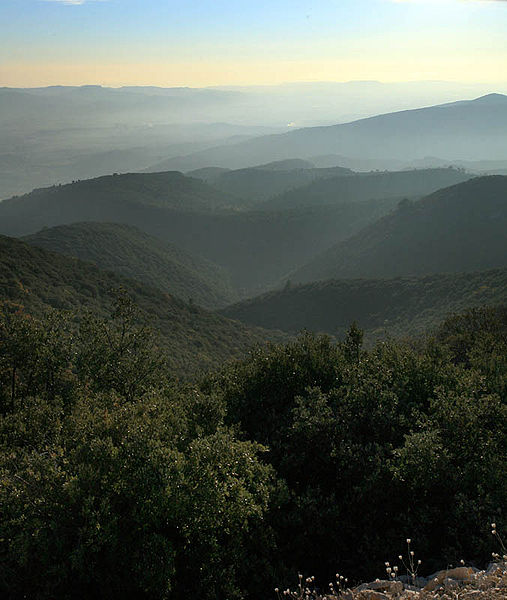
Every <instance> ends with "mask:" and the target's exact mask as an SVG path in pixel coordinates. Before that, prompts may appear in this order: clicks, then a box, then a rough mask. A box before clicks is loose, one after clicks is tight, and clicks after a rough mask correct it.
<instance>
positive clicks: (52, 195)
mask: <svg viewBox="0 0 507 600" xmlns="http://www.w3.org/2000/svg"><path fill="white" fill-rule="evenodd" d="M230 202H231V201H230V200H228V199H227V198H226V196H225V194H224V193H223V192H218V191H217V190H215V189H213V188H212V187H210V186H208V185H207V184H206V183H204V182H203V181H201V180H199V179H193V178H191V177H185V176H184V175H183V174H182V173H178V172H173V171H170V172H167V173H127V174H125V175H109V176H106V177H98V178H96V179H87V180H84V181H77V182H74V183H72V184H67V185H58V186H53V187H50V188H41V189H37V190H34V191H33V192H31V193H29V194H25V195H24V196H20V197H14V198H10V199H9V200H4V201H3V202H1V203H0V221H1V225H0V228H1V229H0V231H1V232H2V233H4V234H6V235H23V234H27V233H34V232H35V231H38V230H39V229H41V228H42V227H51V226H53V225H60V224H63V223H75V222H79V221H109V222H116V221H124V220H125V219H126V218H127V217H131V218H135V217H137V220H138V221H139V222H142V220H143V213H145V212H149V211H150V210H155V209H163V210H178V211H184V212H193V211H205V212H206V211H213V210H216V209H217V208H219V207H223V206H225V205H227V204H228V203H229V204H230Z"/></svg>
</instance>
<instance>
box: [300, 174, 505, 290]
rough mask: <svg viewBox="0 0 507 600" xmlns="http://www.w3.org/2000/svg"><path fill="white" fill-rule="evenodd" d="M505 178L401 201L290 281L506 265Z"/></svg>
mask: <svg viewBox="0 0 507 600" xmlns="http://www.w3.org/2000/svg"><path fill="white" fill-rule="evenodd" d="M506 231H507V177H505V176H490V177H478V178H476V179H472V180H470V181H467V182H465V183H461V184H458V185H455V186H452V187H449V188H445V189H442V190H439V191H438V192H435V193H434V194H431V195H430V196H427V197H425V198H423V199H422V200H419V201H417V202H413V203H411V202H406V203H402V204H401V205H400V206H399V207H398V209H397V210H396V211H395V212H393V213H391V214H389V215H387V216H385V217H383V218H382V219H381V220H379V221H378V222H376V223H374V224H372V225H370V226H368V227H366V228H365V229H363V230H362V231H360V232H359V233H357V234H356V235H354V236H352V237H351V238H349V239H348V240H346V241H344V242H341V243H339V244H337V245H335V246H333V247H332V248H330V249H329V250H327V251H326V252H324V253H322V254H321V255H320V256H318V257H316V258H315V259H314V260H312V261H311V262H309V263H308V264H307V265H305V266H304V267H302V268H300V269H298V270H296V271H295V272H294V273H293V274H292V275H291V279H293V280H294V281H298V282H308V281H316V280H320V279H340V278H351V277H354V278H355V277H367V278H379V277H397V276H405V275H423V274H430V273H445V272H448V273H450V272H459V271H479V270H485V269H492V268H497V267H504V266H506V265H507V235H506Z"/></svg>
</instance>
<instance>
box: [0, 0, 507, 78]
mask: <svg viewBox="0 0 507 600" xmlns="http://www.w3.org/2000/svg"><path fill="white" fill-rule="evenodd" d="M357 79H360V80H364V79H376V80H383V81H406V80H429V79H432V80H436V79H438V80H448V81H463V82H487V83H500V82H502V83H505V82H506V81H507V0H398V1H396V0H305V1H302V0H183V1H178V2H177V1H174V0H0V86H2V85H7V86H36V85H51V84H84V83H97V84H102V85H113V86H116V85H137V84H151V85H161V86H174V85H189V86H205V85H224V84H225V85H227V84H258V83H280V82H283V81H324V80H327V81H347V80H357Z"/></svg>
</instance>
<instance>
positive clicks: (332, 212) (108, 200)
mask: <svg viewBox="0 0 507 600" xmlns="http://www.w3.org/2000/svg"><path fill="white" fill-rule="evenodd" d="M224 197H225V194H224V193H223V192H218V191H216V190H214V189H213V188H211V187H210V186H208V185H207V184H205V183H204V182H202V181H198V180H196V179H192V178H188V177H184V176H183V175H181V174H180V173H158V174H129V175H118V176H111V177H101V178H98V179H93V180H89V181H80V182H76V183H74V184H70V185H64V186H58V187H52V188H46V189H40V190H35V191H34V192H32V193H31V194H26V195H25V196H20V197H14V198H11V199H10V200H7V201H4V202H1V203H0V233H2V234H4V235H11V236H12V235H14V236H22V235H28V234H33V233H37V232H38V231H40V230H41V229H42V228H43V227H45V226H47V227H52V226H55V225H64V224H70V223H78V222H84V221H93V222H114V223H123V224H129V225H134V226H136V227H138V228H139V229H141V230H142V231H144V232H146V233H148V234H150V235H153V236H155V237H157V238H159V239H160V240H162V241H164V242H169V243H173V244H176V245H177V246H178V247H180V248H183V249H184V250H186V251H187V252H190V253H191V254H196V255H199V256H203V257H205V258H206V259H208V260H211V261H212V262H214V263H217V264H218V265H220V266H222V267H225V268H226V269H227V270H228V271H229V273H230V274H231V277H232V281H233V284H234V285H235V286H236V287H237V288H239V289H240V290H242V293H243V292H244V293H249V292H250V291H252V290H253V291H256V293H259V292H260V291H264V290H265V289H266V287H267V286H268V285H271V284H275V283H276V282H277V281H279V280H280V279H281V278H282V277H283V276H284V275H285V274H286V273H288V272H289V271H292V270H293V269H295V268H297V267H299V266H300V265H302V264H304V263H306V262H307V261H308V260H310V259H311V258H312V257H314V256H316V255H317V254H318V253H319V252H322V251H324V250H325V249H327V248H329V247H330V246H331V245H333V244H334V243H336V242H338V241H340V240H343V239H345V238H347V237H348V236H350V235H351V234H353V233H355V232H357V231H359V230H360V229H361V228H362V227H364V226H365V225H367V224H368V223H371V222H373V221H374V220H376V219H378V218H379V217H381V216H383V215H385V214H386V213H388V212H389V211H390V210H391V209H392V208H393V207H394V206H395V205H396V200H393V199H386V200H375V201H368V202H355V203H349V204H341V205H337V206H330V207H328V206H323V207H321V206H319V207H311V208H303V209H294V210H285V211H256V212H254V211H246V210H239V209H237V208H233V209H221V208H220V202H221V200H222V199H223V198H224Z"/></svg>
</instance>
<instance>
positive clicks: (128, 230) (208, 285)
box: [24, 223, 235, 308]
mask: <svg viewBox="0 0 507 600" xmlns="http://www.w3.org/2000/svg"><path fill="white" fill-rule="evenodd" d="M24 241H26V242H27V243H29V244H31V245H32V246H38V247H40V248H44V249H46V250H51V251H53V252H58V253H59V254H65V255H67V256H75V257H76V258H79V259H81V260H86V261H90V262H93V263H94V264H96V265H97V267H99V268H100V269H105V270H108V271H114V272H115V273H118V274H119V275H122V276H124V277H128V278H130V279H135V280H137V281H141V282H143V283H146V284H148V285H149V286H150V287H153V288H158V289H159V290H161V291H163V292H166V293H168V294H171V295H174V296H177V297H179V298H181V299H183V300H188V299H189V298H191V299H192V301H193V302H195V303H197V304H199V305H201V306H204V307H206V308H216V307H220V306H224V305H225V304H228V303H230V302H232V301H234V299H235V293H234V291H233V289H232V286H231V284H230V282H229V280H228V277H227V275H226V273H225V272H224V270H223V269H221V268H220V267H218V266H217V265H214V264H213V263H211V262H209V261H207V260H204V259H201V258H198V257H196V256H192V255H190V254H188V253H187V252H185V251H184V250H181V249H180V248H178V247H177V246H174V245H173V244H168V243H164V242H162V241H160V240H158V239H156V238H154V237H152V236H150V235H148V234H146V233H144V232H142V231H140V230H139V229H137V228H136V227H132V226H129V225H119V224H116V223H76V224H73V225H60V226H57V227H52V228H49V229H43V230H42V231H39V232H38V233H36V234H34V235H30V236H27V237H25V238H24Z"/></svg>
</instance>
